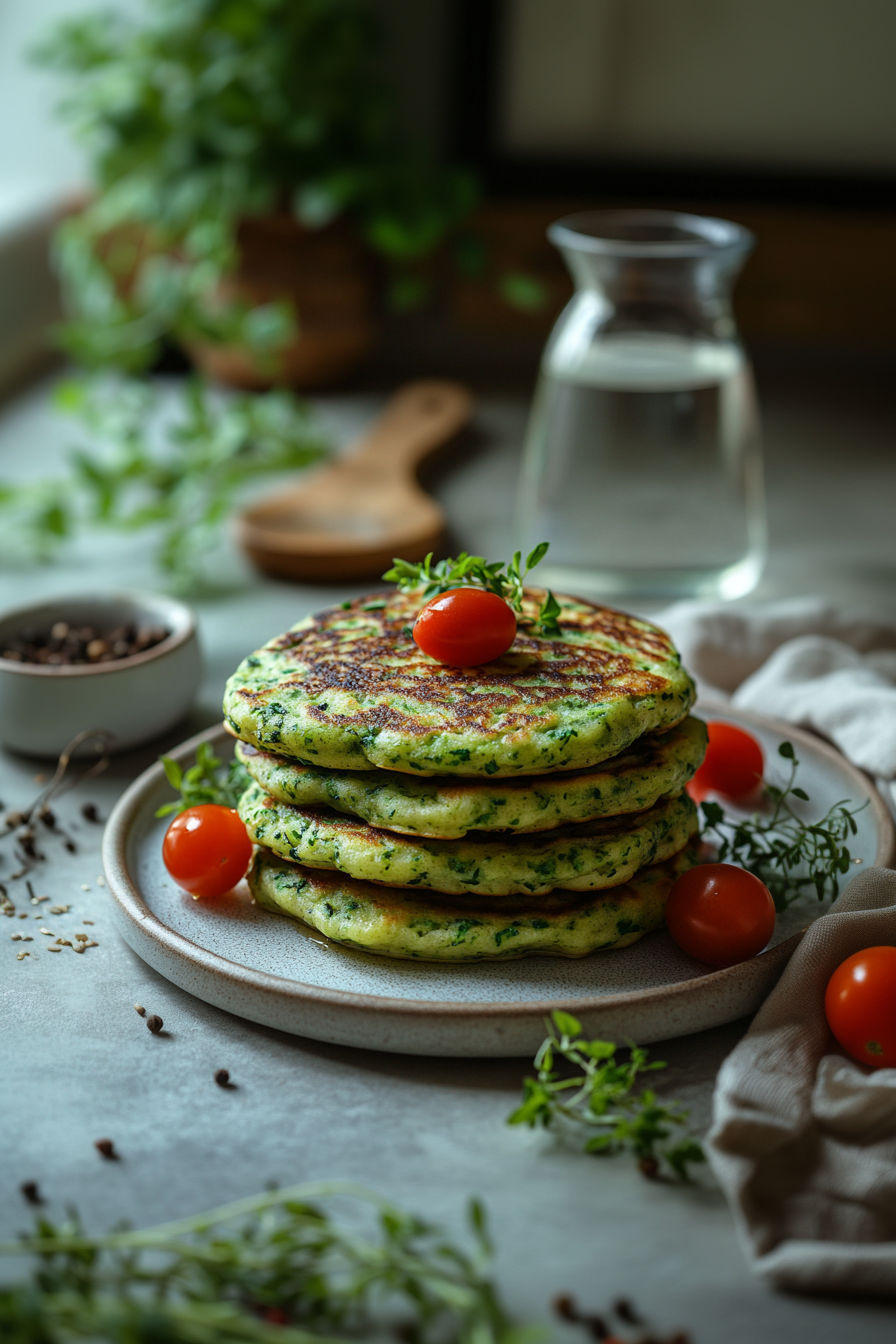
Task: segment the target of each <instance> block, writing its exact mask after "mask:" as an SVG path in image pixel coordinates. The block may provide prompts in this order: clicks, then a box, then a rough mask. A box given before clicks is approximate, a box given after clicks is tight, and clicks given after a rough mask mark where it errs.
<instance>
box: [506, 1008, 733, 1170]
mask: <svg viewBox="0 0 896 1344" xmlns="http://www.w3.org/2000/svg"><path fill="white" fill-rule="evenodd" d="M545 1025H546V1027H547V1029H548V1035H547V1037H546V1039H545V1040H544V1041H543V1042H542V1044H541V1046H540V1048H539V1050H538V1053H537V1055H536V1056H535V1061H534V1062H535V1067H536V1069H537V1070H538V1076H537V1077H536V1078H526V1079H524V1080H523V1103H522V1105H521V1106H519V1107H518V1108H517V1109H516V1110H515V1111H514V1112H513V1113H512V1114H511V1115H509V1116H508V1117H507V1123H508V1124H509V1125H528V1126H529V1128H530V1129H534V1128H536V1127H537V1126H542V1127H543V1128H545V1129H547V1128H549V1127H551V1126H557V1127H558V1128H561V1129H564V1130H565V1131H566V1132H567V1133H569V1132H576V1131H578V1132H579V1133H581V1132H583V1131H584V1132H585V1133H588V1132H589V1131H590V1132H591V1137H590V1138H589V1139H588V1140H587V1141H586V1143H585V1149H584V1151H585V1152H586V1153H593V1154H594V1155H596V1156H608V1155H610V1154H613V1153H620V1152H630V1153H632V1154H633V1155H634V1157H636V1158H637V1160H638V1166H639V1169H640V1170H641V1172H642V1174H643V1175H645V1176H648V1177H650V1178H653V1177H656V1176H658V1175H660V1174H661V1173H663V1172H667V1173H671V1174H672V1175H673V1176H674V1177H675V1179H676V1180H679V1181H687V1180H689V1179H690V1177H689V1171H688V1168H689V1167H690V1166H691V1165H692V1164H693V1163H698V1162H705V1161H706V1158H705V1156H704V1153H703V1149H702V1147H701V1145H700V1143H699V1142H698V1140H697V1139H696V1138H694V1137H693V1136H692V1135H686V1136H685V1137H683V1138H680V1139H678V1140H677V1142H673V1143H670V1142H669V1139H670V1138H671V1137H672V1135H673V1133H674V1129H675V1127H677V1126H680V1125H684V1124H686V1122H687V1119H688V1112H687V1111H686V1110H684V1109H683V1108H682V1107H681V1106H680V1105H679V1103H678V1102H674V1101H673V1102H668V1103H666V1102H663V1101H661V1100H660V1099H659V1098H658V1097H657V1095H656V1093H655V1092H654V1091H653V1090H652V1089H650V1088H645V1089H644V1090H643V1091H641V1092H638V1093H636V1092H635V1090H634V1089H635V1084H636V1083H637V1081H638V1079H639V1077H640V1075H641V1074H643V1073H651V1072H653V1071H654V1070H656V1069H664V1068H665V1067H666V1065H665V1063H664V1062H663V1061H662V1060H654V1061H653V1062H652V1063H650V1064H648V1062H647V1058H648V1055H647V1051H646V1050H644V1049H643V1048H642V1047H641V1046H637V1045H632V1046H631V1047H630V1048H629V1056H628V1059H627V1060H620V1059H618V1058H617V1053H616V1052H617V1046H616V1045H614V1044H613V1042H612V1041H600V1040H598V1041H588V1040H585V1039H584V1037H583V1036H582V1026H581V1023H580V1022H579V1021H578V1020H577V1018H575V1017H573V1016H572V1014H571V1013H564V1012H559V1011H555V1012H553V1013H551V1018H550V1021H549V1022H546V1023H545ZM558 1059H562V1060H565V1061H566V1062H567V1063H568V1064H570V1065H572V1067H573V1069H574V1070H575V1072H574V1073H573V1074H571V1075H570V1074H565V1073H563V1074H561V1073H558V1072H557V1071H556V1070H555V1069H554V1063H555V1060H558Z"/></svg>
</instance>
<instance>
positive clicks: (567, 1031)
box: [551, 1008, 582, 1037]
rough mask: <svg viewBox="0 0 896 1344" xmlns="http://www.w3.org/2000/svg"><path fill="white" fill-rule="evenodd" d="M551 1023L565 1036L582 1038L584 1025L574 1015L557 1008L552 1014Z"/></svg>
mask: <svg viewBox="0 0 896 1344" xmlns="http://www.w3.org/2000/svg"><path fill="white" fill-rule="evenodd" d="M551 1021H552V1022H553V1024H554V1026H555V1027H556V1028H557V1030H558V1031H559V1032H560V1033H561V1035H563V1036H570V1037H575V1036H581V1034H582V1024H581V1022H580V1021H579V1020H578V1018H577V1017H573V1015H572V1013H564V1012H562V1011H561V1010H560V1009H559V1008H555V1009H554V1011H553V1012H552V1013H551Z"/></svg>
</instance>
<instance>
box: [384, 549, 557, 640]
mask: <svg viewBox="0 0 896 1344" xmlns="http://www.w3.org/2000/svg"><path fill="white" fill-rule="evenodd" d="M548 547H549V543H548V542H546V541H543V542H541V544H540V545H538V546H536V547H535V550H534V551H530V553H529V555H528V556H527V557H526V565H525V568H523V567H522V559H523V555H522V551H514V553H513V559H512V560H511V561H510V564H507V563H506V561H504V560H497V561H493V562H491V563H490V562H489V561H487V560H486V558H485V556H484V555H468V554H467V552H466V551H461V553H460V555H459V556H458V557H457V559H456V560H454V559H451V558H450V557H449V558H448V559H447V560H439V561H437V562H436V564H433V563H432V557H433V552H432V551H430V553H429V555H428V556H427V557H426V559H425V560H424V561H423V563H422V564H412V563H411V562H410V561H409V560H399V559H398V558H396V559H395V560H394V561H393V568H392V569H390V570H388V571H387V572H386V573H385V574H384V575H383V578H384V579H385V580H386V582H387V583H397V584H398V587H399V588H400V590H401V591H402V592H403V593H409V592H416V591H417V589H418V588H422V589H423V592H422V596H423V597H424V598H426V599H429V598H430V597H435V596H436V595H437V594H438V593H447V592H448V590H449V589H450V588H484V589H485V590H486V591H487V592H489V593H497V595H498V597H501V598H503V599H504V601H505V602H506V603H507V604H508V606H510V607H512V608H513V610H514V611H515V612H516V614H517V620H518V622H519V623H520V624H521V625H528V624H534V625H535V627H536V628H537V629H538V630H540V631H541V633H542V634H543V635H547V636H548V638H550V639H556V638H559V636H560V634H561V630H560V626H559V624H558V619H557V618H558V617H559V615H560V611H561V608H560V603H559V602H558V601H557V599H556V597H555V596H554V594H553V593H552V592H551V591H550V589H548V590H547V591H546V593H545V597H544V601H543V602H542V604H541V607H540V608H539V611H538V616H537V618H536V619H535V621H534V622H530V621H529V619H528V618H526V617H524V615H523V582H524V580H525V578H526V575H527V574H528V573H529V572H530V570H533V569H534V568H535V566H536V565H538V564H540V563H541V561H542V560H543V559H544V557H545V556H546V555H547V553H548Z"/></svg>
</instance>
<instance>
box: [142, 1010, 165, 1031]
mask: <svg viewBox="0 0 896 1344" xmlns="http://www.w3.org/2000/svg"><path fill="white" fill-rule="evenodd" d="M146 1025H147V1026H148V1027H149V1030H150V1031H151V1032H152V1034H153V1036H158V1034H159V1032H160V1031H161V1030H162V1028H163V1027H164V1025H165V1023H164V1022H163V1021H162V1019H161V1018H160V1017H159V1015H158V1013H153V1014H152V1015H151V1016H150V1017H148V1018H147V1019H146Z"/></svg>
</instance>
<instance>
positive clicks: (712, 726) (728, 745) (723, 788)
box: [688, 722, 765, 803]
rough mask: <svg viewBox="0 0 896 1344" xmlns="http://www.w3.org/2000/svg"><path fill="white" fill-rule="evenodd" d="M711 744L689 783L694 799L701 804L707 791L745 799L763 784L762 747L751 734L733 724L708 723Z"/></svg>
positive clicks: (690, 792) (689, 789)
mask: <svg viewBox="0 0 896 1344" xmlns="http://www.w3.org/2000/svg"><path fill="white" fill-rule="evenodd" d="M706 726H707V728H708V729H709V746H708V747H707V749H706V756H705V757H704V759H703V764H702V765H701V766H700V768H699V770H698V771H697V773H696V774H695V775H694V778H693V779H692V780H691V782H690V784H689V785H688V793H689V794H690V795H691V797H692V798H693V799H694V801H695V802H698V803H702V802H703V799H704V798H705V797H706V795H707V794H708V793H721V794H723V795H724V797H726V798H746V797H747V796H748V795H749V794H751V793H753V792H754V791H755V790H756V789H757V788H758V787H759V785H760V784H761V783H762V772H763V768H764V765H765V761H764V758H763V755H762V748H761V747H760V745H759V743H758V742H757V741H756V739H755V737H753V735H752V733H746V732H744V730H743V728H738V727H736V725H735V724H733V723H719V722H714V723H707V725H706Z"/></svg>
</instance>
